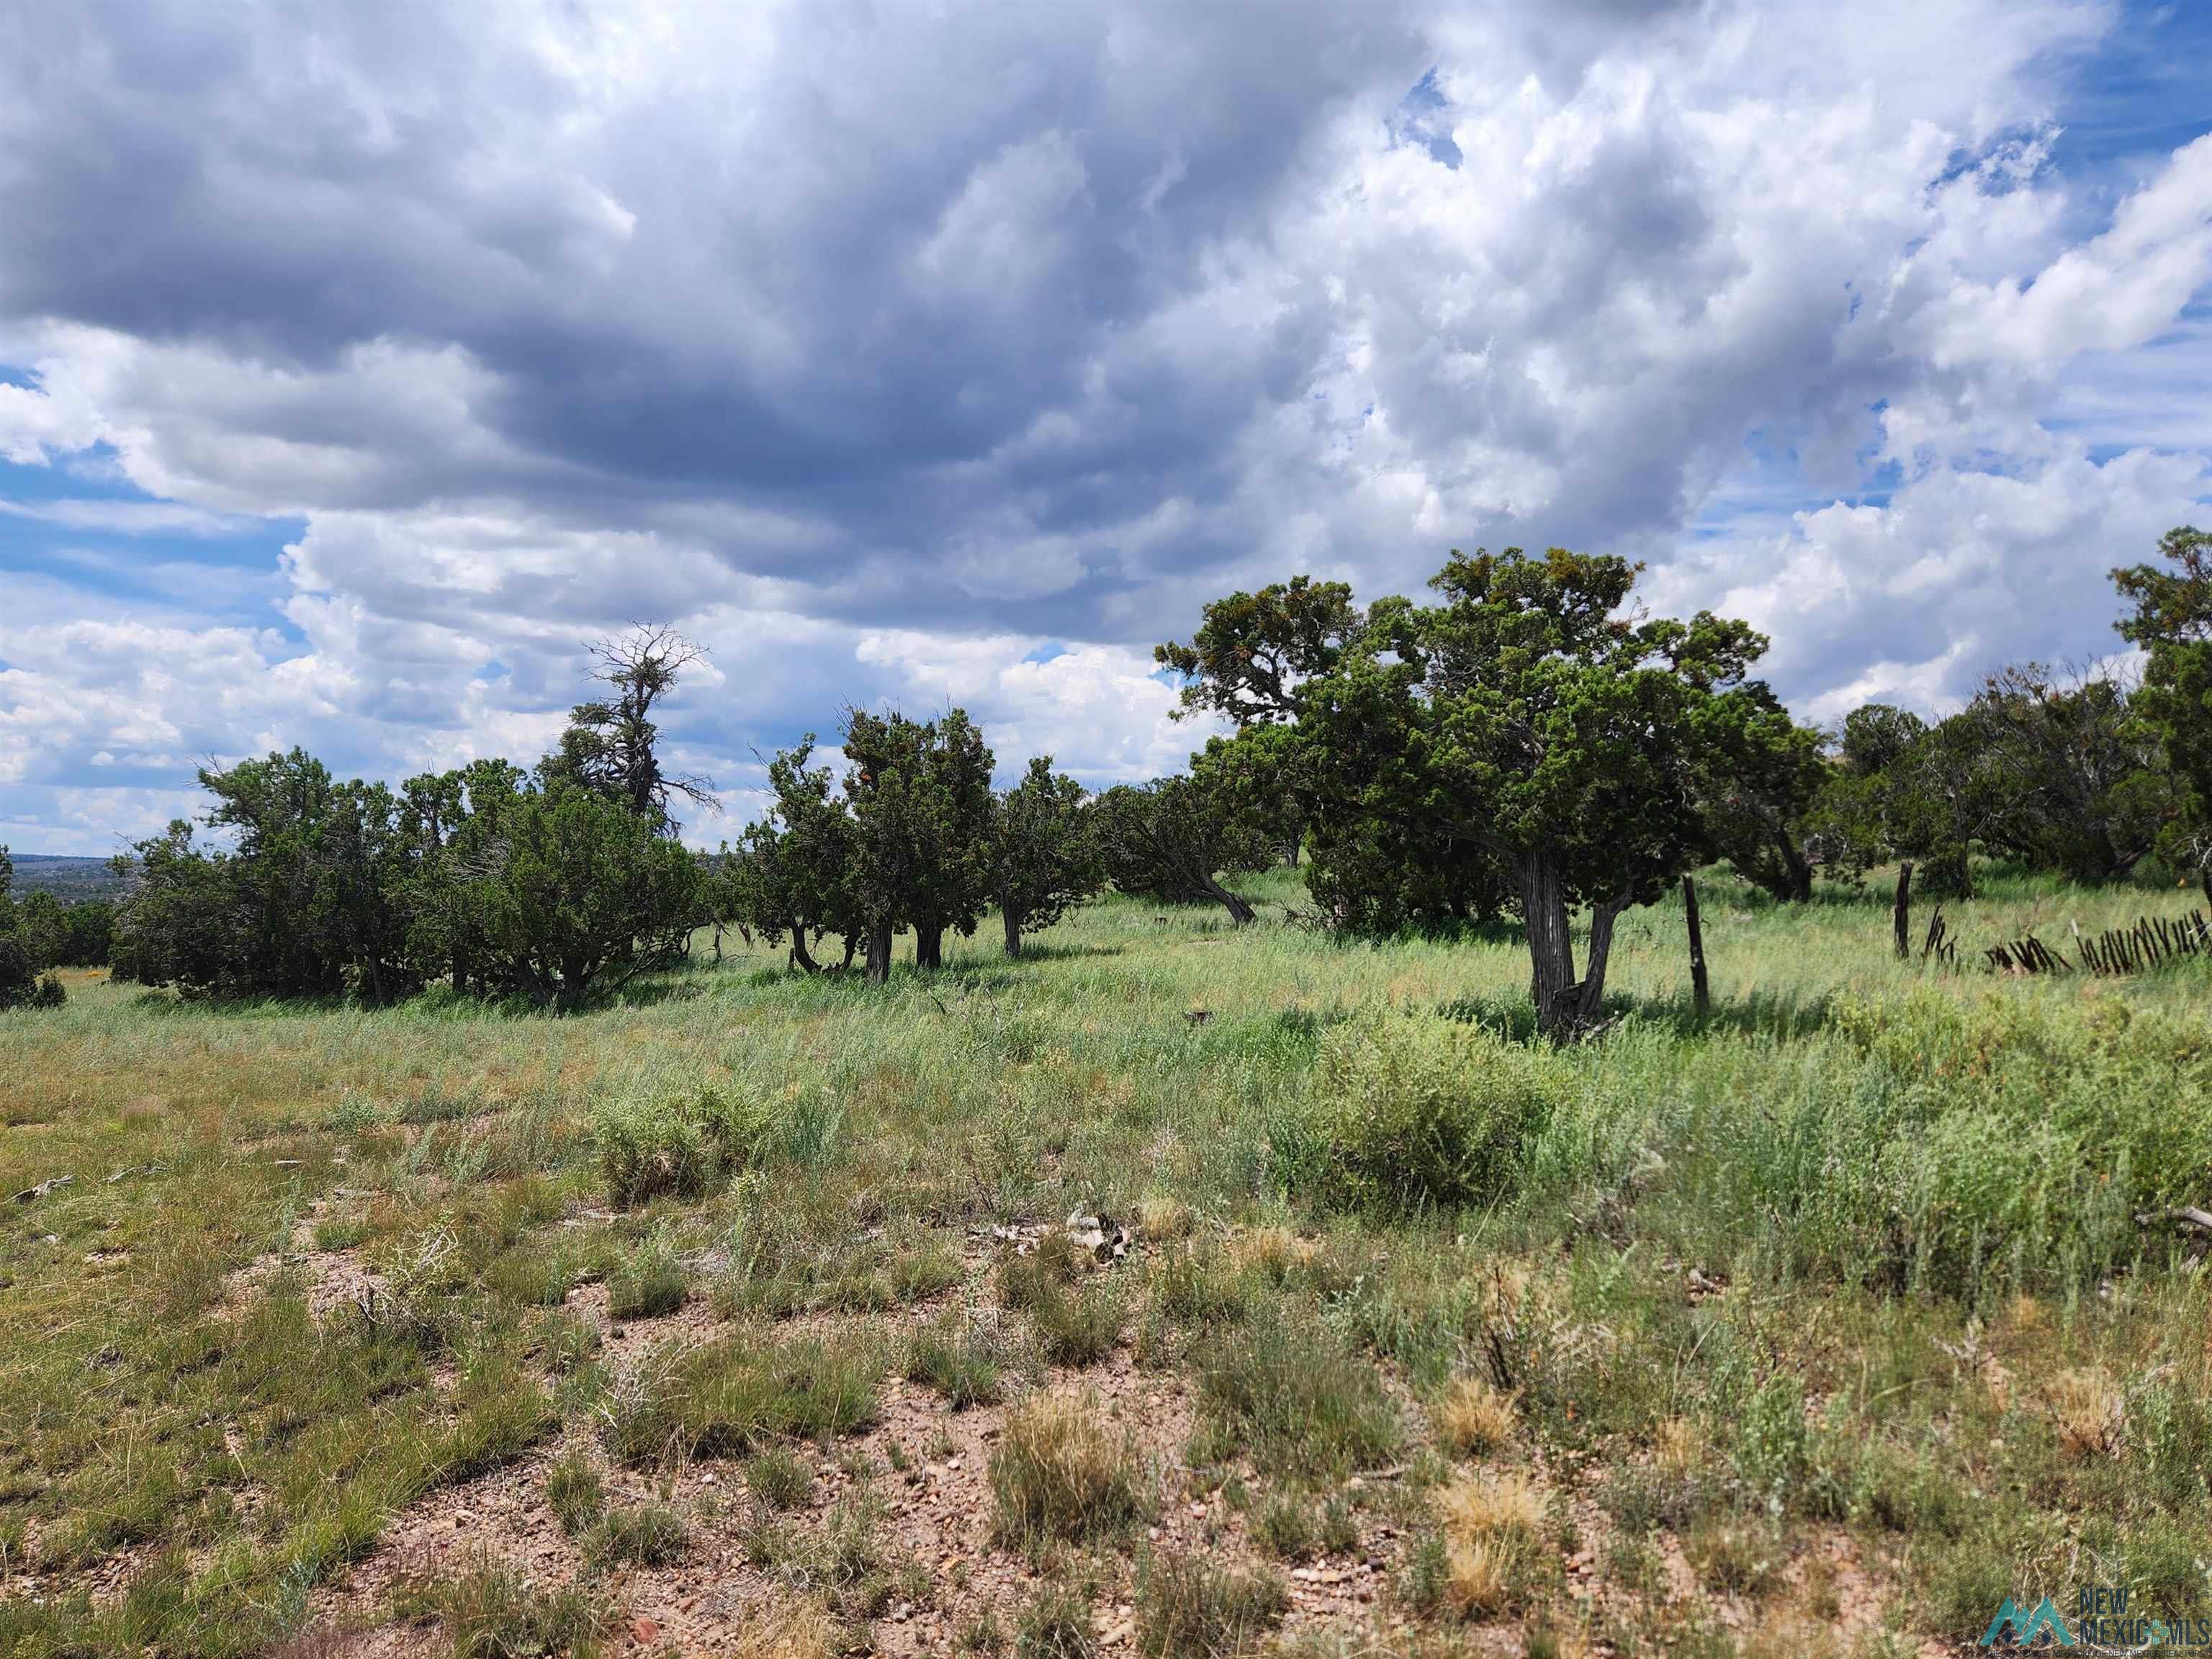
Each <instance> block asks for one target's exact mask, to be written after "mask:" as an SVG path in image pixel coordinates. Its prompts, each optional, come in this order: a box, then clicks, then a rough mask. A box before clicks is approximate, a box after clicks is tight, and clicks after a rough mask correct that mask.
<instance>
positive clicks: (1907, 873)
mask: <svg viewBox="0 0 2212 1659" xmlns="http://www.w3.org/2000/svg"><path fill="white" fill-rule="evenodd" d="M1889 921H1890V927H1891V928H1892V929H1893V931H1894V932H1895V933H1896V935H1897V959H1898V960H1899V962H1903V961H1904V960H1905V958H1906V957H1910V956H1911V954H1912V860H1911V859H1906V860H1905V861H1904V862H1903V863H1901V864H1899V866H1897V901H1896V902H1895V903H1894V904H1893V905H1892V906H1891V907H1890V915H1889Z"/></svg>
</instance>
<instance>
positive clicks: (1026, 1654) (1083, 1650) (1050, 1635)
mask: <svg viewBox="0 0 2212 1659" xmlns="http://www.w3.org/2000/svg"><path fill="white" fill-rule="evenodd" d="M1097 1654H1098V1639H1097V1637H1096V1636H1094V1635H1093V1634H1092V1633H1091V1603H1090V1601H1089V1599H1088V1598H1087V1597H1085V1596H1083V1595H1079V1594H1078V1593H1077V1592H1076V1591H1074V1590H1073V1589H1069V1588H1068V1587H1067V1586H1066V1585H1064V1584H1048V1585H1046V1586H1045V1587H1044V1589H1041V1590H1039V1591H1038V1592H1037V1596H1036V1600H1035V1601H1032V1602H1030V1604H1029V1606H1028V1607H1024V1609H1023V1610H1022V1617H1021V1621H1020V1623H1019V1624H1018V1625H1017V1626H1015V1627H1014V1659H1097Z"/></svg>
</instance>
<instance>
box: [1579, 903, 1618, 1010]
mask: <svg viewBox="0 0 2212 1659" xmlns="http://www.w3.org/2000/svg"><path fill="white" fill-rule="evenodd" d="M1626 908H1628V899H1627V896H1626V895H1625V894H1624V895H1623V896H1621V897H1620V898H1616V899H1607V901H1606V902H1604V903H1602V904H1600V905H1597V906H1595V907H1594V908H1592V909H1591V911H1590V942H1589V960H1587V961H1586V962H1584V963H1583V982H1582V987H1581V990H1580V994H1579V995H1578V996H1577V1001H1576V1007H1575V1025H1576V1029H1577V1030H1583V1029H1585V1028H1587V1027H1589V1026H1590V1025H1594V1024H1596V1023H1597V1017H1598V1014H1599V1012H1601V1010H1602V1009H1603V1007H1604V1006H1605V970H1606V965H1607V963H1610V962H1611V961H1612V960H1613V921H1615V919H1616V918H1618V917H1619V916H1620V913H1621V912H1622V911H1623V910H1626Z"/></svg>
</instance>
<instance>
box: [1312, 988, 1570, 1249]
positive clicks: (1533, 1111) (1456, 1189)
mask: <svg viewBox="0 0 2212 1659" xmlns="http://www.w3.org/2000/svg"><path fill="white" fill-rule="evenodd" d="M1570 1075H1571V1074H1570V1073H1569V1071H1568V1070H1567V1066H1566V1062H1565V1061H1564V1060H1561V1059H1560V1058H1559V1056H1558V1055H1556V1054H1551V1053H1549V1052H1548V1051H1546V1050H1543V1049H1541V1048H1524V1047H1520V1046H1516V1045H1515V1044H1513V1043H1510V1042H1506V1041H1505V1040H1504V1039H1503V1038H1501V1037H1499V1036H1496V1035H1495V1034H1493V1033H1492V1032H1490V1031H1488V1030H1484V1029H1483V1028H1481V1027H1480V1026H1474V1025H1463V1024H1458V1023H1456V1022H1454V1021H1451V1020H1446V1019H1438V1018H1402V1017H1390V1018H1382V1019H1379V1020H1375V1021H1372V1022H1368V1023H1363V1024H1346V1025H1342V1026H1339V1027H1336V1028H1334V1030H1330V1031H1328V1032H1327V1033H1326V1034H1325V1035H1324V1036H1323V1037H1322V1045H1321V1066H1320V1072H1319V1074H1318V1078H1317V1081H1316V1086H1317V1089H1318V1091H1319V1100H1320V1106H1319V1112H1320V1115H1321V1119H1322V1123H1323V1125H1324V1126H1325V1129H1326V1133H1327V1136H1328V1149H1329V1159H1328V1177H1327V1179H1326V1180H1325V1182H1324V1187H1325V1189H1326V1190H1327V1192H1328V1195H1329V1196H1330V1197H1332V1198H1333V1199H1334V1200H1336V1201H1339V1202H1346V1203H1365V1202H1382V1203H1389V1204H1401V1205H1417V1204H1420V1203H1437V1204H1469V1203H1472V1204H1484V1203H1489V1202H1492V1201H1493V1200H1496V1199H1498V1197H1500V1196H1501V1195H1503V1194H1504V1193H1505V1192H1507V1191H1508V1190H1509V1188H1510V1187H1511V1186H1512V1184H1513V1183H1514V1182H1515V1180H1516V1176H1517V1175H1518V1173H1519V1171H1520V1169H1521V1164H1522V1153H1523V1151H1524V1149H1525V1147H1526V1146H1527V1145H1528V1141H1529V1139H1530V1138H1531V1137H1532V1136H1534V1135H1535V1134H1536V1133H1539V1132H1540V1131H1541V1129H1542V1128H1543V1127H1544V1126H1545V1124H1546V1123H1547V1122H1548V1121H1549V1120H1550V1118H1551V1115H1552V1114H1553V1111H1554V1110H1555V1109H1557V1108H1558V1106H1559V1103H1560V1102H1561V1101H1562V1100H1563V1099H1564V1098H1565V1096H1566V1092H1567V1080H1568V1078H1569V1076H1570Z"/></svg>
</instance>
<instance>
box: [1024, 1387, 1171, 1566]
mask: <svg viewBox="0 0 2212 1659" xmlns="http://www.w3.org/2000/svg"><path fill="white" fill-rule="evenodd" d="M990 1474H991V1492H992V1495H993V1497H994V1498H995V1499H996V1501H997V1504H998V1534H999V1536H1000V1538H1001V1539H1002V1540H1004V1541H1006V1542H1009V1543H1012V1544H1016V1545H1019V1546H1021V1547H1025V1548H1034V1547H1037V1546H1038V1545H1040V1544H1042V1543H1044V1542H1047V1541H1051V1540H1054V1539H1091V1538H1099V1537H1106V1536H1111V1535H1113V1534H1117V1533H1121V1532H1123V1531H1126V1530H1127V1528H1129V1527H1131V1526H1133V1524H1134V1523H1135V1522H1137V1521H1138V1520H1139V1518H1140V1517H1141V1516H1142V1515H1143V1514H1144V1513H1145V1511H1146V1509H1147V1508H1148V1507H1149V1505H1148V1504H1146V1500H1145V1496H1144V1493H1143V1491H1142V1486H1141V1483H1140V1480H1139V1472H1138V1468H1137V1465H1136V1460H1135V1456H1134V1454H1133V1452H1132V1450H1131V1449H1130V1447H1129V1445H1128V1443H1127V1441H1126V1440H1125V1439H1124V1438H1123V1437H1121V1436H1120V1435H1118V1434H1116V1433H1115V1432H1114V1431H1112V1430H1111V1429H1109V1427H1108V1426H1107V1425H1106V1424H1105V1422H1104V1421H1103V1418H1102V1417H1101V1414H1100V1411H1099V1406H1098V1401H1097V1396H1096V1395H1092V1394H1090V1393H1088V1392H1087V1391H1079V1390H1075V1389H1057V1390H1054V1391H1052V1392H1048V1393H1042V1394H1036V1395H1030V1398H1029V1399H1027V1400H1025V1401H1023V1402H1022V1403H1021V1404H1020V1405H1019V1406H1017V1407H1015V1408H1014V1409H1013V1410H1012V1411H1011V1412H1009V1413H1007V1415H1006V1428H1005V1431H1003V1433H1002V1434H1001V1435H1000V1440H999V1445H998V1448H997V1449H996V1450H994V1452H993V1453H992V1454H991V1470H990Z"/></svg>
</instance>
